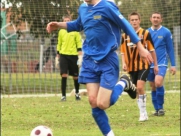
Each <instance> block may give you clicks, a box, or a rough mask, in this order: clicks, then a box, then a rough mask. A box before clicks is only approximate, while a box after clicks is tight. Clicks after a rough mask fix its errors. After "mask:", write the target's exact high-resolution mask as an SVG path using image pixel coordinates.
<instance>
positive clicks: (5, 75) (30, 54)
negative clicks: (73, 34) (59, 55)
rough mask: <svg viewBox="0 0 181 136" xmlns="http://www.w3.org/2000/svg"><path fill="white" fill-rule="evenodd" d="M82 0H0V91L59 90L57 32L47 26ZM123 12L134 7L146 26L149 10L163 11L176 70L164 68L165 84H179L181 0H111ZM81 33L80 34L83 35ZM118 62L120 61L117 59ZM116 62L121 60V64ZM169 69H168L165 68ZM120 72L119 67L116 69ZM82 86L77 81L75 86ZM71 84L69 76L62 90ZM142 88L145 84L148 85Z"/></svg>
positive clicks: (74, 14)
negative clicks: (51, 31)
mask: <svg viewBox="0 0 181 136" xmlns="http://www.w3.org/2000/svg"><path fill="white" fill-rule="evenodd" d="M81 3H83V0H21V2H20V1H19V0H2V1H1V84H0V89H1V94H2V95H12V94H35V95H37V94H46V93H47V94H61V77H60V69H57V68H56V67H55V56H56V45H57V34H58V31H55V32H54V33H52V34H48V33H47V32H46V24H47V23H48V22H50V21H62V16H63V15H65V14H69V15H71V16H72V18H73V19H76V18H77V11H78V7H79V5H80V4H81ZM115 3H116V5H117V6H118V7H119V9H120V11H121V13H122V14H123V15H124V17H125V18H127V17H128V15H129V13H131V12H133V11H137V12H139V13H140V14H141V27H142V28H145V29H147V28H149V27H150V26H151V23H150V21H149V18H150V15H151V13H152V12H153V11H158V12H161V13H162V15H163V23H162V25H163V26H166V27H168V28H169V29H170V30H171V32H172V34H173V42H174V49H175V58H176V65H177V74H176V75H174V76H171V74H169V72H167V75H166V78H165V82H164V85H165V88H166V90H176V91H179V90H180V76H179V75H180V57H181V56H180V46H181V45H180V1H178V0H167V1H166V0H145V1H143V0H115ZM82 38H83V37H82ZM120 64H121V63H120ZM120 68H121V66H120ZM168 70H169V69H168ZM120 73H122V71H120ZM84 88H85V86H84V85H81V86H80V89H84ZM73 89H74V83H73V80H72V77H69V78H68V81H67V93H69V92H71V91H72V90H73ZM147 90H150V88H149V86H148V85H147Z"/></svg>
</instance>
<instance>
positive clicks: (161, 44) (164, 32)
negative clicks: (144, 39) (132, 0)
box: [148, 12, 176, 116]
mask: <svg viewBox="0 0 181 136" xmlns="http://www.w3.org/2000/svg"><path fill="white" fill-rule="evenodd" d="M150 21H151V23H152V26H151V27H150V28H149V29H148V30H149V32H150V34H151V37H152V40H153V43H154V46H155V51H156V54H157V62H158V69H159V71H158V74H157V75H155V73H154V70H153V68H154V64H151V69H150V72H149V74H148V80H149V81H150V86H151V89H152V92H151V96H152V103H153V106H154V109H155V111H156V112H155V113H154V114H153V115H155V116H163V115H164V114H165V111H164V107H163V104H164V93H165V89H164V86H163V81H164V77H165V74H166V71H167V67H168V56H169V59H170V62H171V67H170V72H171V73H172V75H175V73H176V67H175V57H174V46H173V41H172V34H171V32H170V30H169V29H168V28H166V27H164V26H162V25H161V23H162V15H161V13H159V12H153V13H152V15H151V17H150Z"/></svg>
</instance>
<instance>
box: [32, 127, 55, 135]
mask: <svg viewBox="0 0 181 136" xmlns="http://www.w3.org/2000/svg"><path fill="white" fill-rule="evenodd" d="M30 136H53V133H52V131H51V129H50V128H49V127H47V126H37V127H35V128H34V129H33V130H32V131H31V134H30Z"/></svg>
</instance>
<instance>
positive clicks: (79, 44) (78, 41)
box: [75, 32, 82, 67]
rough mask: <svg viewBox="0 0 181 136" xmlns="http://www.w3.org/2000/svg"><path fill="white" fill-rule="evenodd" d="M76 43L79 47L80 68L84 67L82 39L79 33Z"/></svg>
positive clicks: (78, 62)
mask: <svg viewBox="0 0 181 136" xmlns="http://www.w3.org/2000/svg"><path fill="white" fill-rule="evenodd" d="M75 40H76V41H75V42H76V45H77V51H78V61H77V65H78V66H79V67H81V66H82V37H81V35H80V33H79V32H77V33H76V38H75Z"/></svg>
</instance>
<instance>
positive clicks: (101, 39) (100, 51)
mask: <svg viewBox="0 0 181 136" xmlns="http://www.w3.org/2000/svg"><path fill="white" fill-rule="evenodd" d="M78 13H79V17H78V18H77V19H76V20H74V21H71V22H67V30H68V31H69V32H70V31H82V30H83V31H84V33H85V36H86V39H85V41H84V43H83V46H82V50H83V52H84V53H85V54H86V55H89V56H91V58H92V59H93V60H96V61H99V60H101V59H103V58H104V57H105V56H106V55H107V54H108V53H109V52H110V51H113V50H116V49H117V48H118V46H119V45H120V37H121V29H122V30H123V31H124V32H125V33H127V34H128V35H129V36H130V38H131V41H132V42H133V43H137V42H138V41H139V40H140V39H139V37H138V36H137V34H136V33H135V31H134V29H133V27H132V26H131V25H130V24H129V22H128V21H127V20H126V19H125V18H124V17H123V16H122V14H121V13H120V11H119V9H118V8H117V6H116V5H115V4H114V3H112V2H107V1H105V0H101V1H99V2H98V3H97V4H95V5H88V4H86V3H83V4H81V6H80V7H79V12H78Z"/></svg>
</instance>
